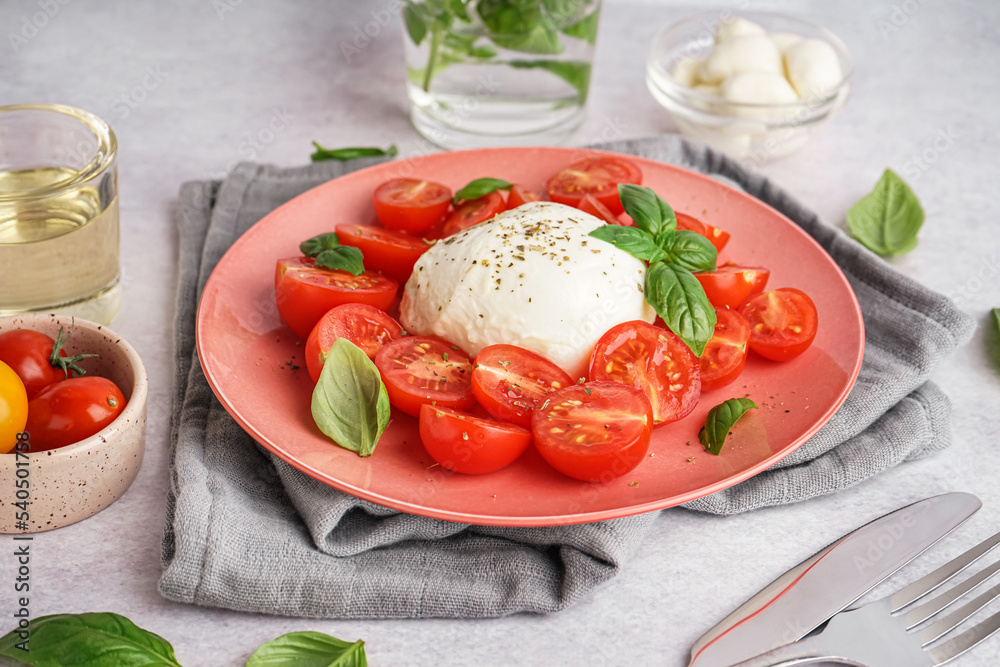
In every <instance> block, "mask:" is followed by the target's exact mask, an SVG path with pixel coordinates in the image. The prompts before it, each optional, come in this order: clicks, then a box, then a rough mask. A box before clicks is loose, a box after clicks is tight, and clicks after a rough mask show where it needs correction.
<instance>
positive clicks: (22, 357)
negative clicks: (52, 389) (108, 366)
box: [0, 329, 83, 400]
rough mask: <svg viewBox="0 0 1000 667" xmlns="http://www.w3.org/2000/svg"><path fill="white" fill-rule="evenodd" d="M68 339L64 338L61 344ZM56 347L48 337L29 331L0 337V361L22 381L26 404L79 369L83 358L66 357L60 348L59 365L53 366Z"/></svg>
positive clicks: (24, 330) (9, 332)
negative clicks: (79, 362)
mask: <svg viewBox="0 0 1000 667" xmlns="http://www.w3.org/2000/svg"><path fill="white" fill-rule="evenodd" d="M60 333H61V332H60ZM68 338H69V336H66V338H65V339H63V342H65V340H66V339H68ZM55 344H56V341H55V340H53V338H52V337H51V336H47V335H45V334H43V333H42V332H41V331H33V330H31V329H14V330H12V331H7V332H5V333H3V334H0V361H3V362H4V363H6V364H7V365H8V366H10V367H11V368H13V369H14V372H15V373H17V376H18V377H19V378H21V382H23V383H24V389H25V391H27V392H28V400H31V399H32V398H34V397H35V395H36V394H38V392H40V391H41V390H42V389H45V387H47V386H49V385H50V384H52V383H53V382H59V381H60V380H65V379H66V378H68V377H72V376H73V374H74V371H75V370H76V369H78V368H79V367H78V366H76V365H75V362H77V361H79V360H80V359H82V358H83V356H75V357H67V356H66V351H65V350H63V349H61V348H62V345H60V350H59V358H60V359H62V362H61V363H60V362H58V361H57V362H56V363H53V357H52V349H53V348H54V347H55ZM64 369H65V370H64Z"/></svg>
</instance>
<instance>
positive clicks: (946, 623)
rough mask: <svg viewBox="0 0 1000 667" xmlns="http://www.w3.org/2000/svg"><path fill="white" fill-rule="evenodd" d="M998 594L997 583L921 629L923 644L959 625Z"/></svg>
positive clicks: (999, 588)
mask: <svg viewBox="0 0 1000 667" xmlns="http://www.w3.org/2000/svg"><path fill="white" fill-rule="evenodd" d="M998 595H1000V584H997V585H996V586H994V587H993V588H991V589H989V590H988V591H986V592H985V593H983V594H982V595H979V596H978V597H976V598H974V599H973V600H972V601H971V602H968V603H966V604H964V605H962V606H961V607H959V608H958V609H956V610H955V611H953V612H951V613H950V614H948V615H947V616H945V617H944V618H942V619H941V620H940V621H937V622H936V623H932V624H931V625H928V626H927V627H926V628H924V629H923V630H921V631H920V643H921V645H924V646H926V645H927V644H930V643H931V642H932V641H934V640H935V639H937V638H938V637H940V636H941V635H943V634H944V633H946V632H948V631H949V630H951V629H952V628H954V627H956V626H958V624H959V623H961V622H962V621H964V620H965V619H967V618H969V617H970V616H972V615H973V614H975V613H976V612H977V611H979V610H980V609H982V608H983V607H985V606H986V605H988V604H989V603H990V602H993V600H994V599H995V598H996V597H997V596H998Z"/></svg>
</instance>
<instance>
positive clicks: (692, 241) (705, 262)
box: [657, 229, 719, 271]
mask: <svg viewBox="0 0 1000 667" xmlns="http://www.w3.org/2000/svg"><path fill="white" fill-rule="evenodd" d="M657 240H659V238H657ZM718 259H719V251H718V250H716V249H715V246H714V245H712V242H711V241H709V240H708V239H706V238H705V237H704V236H702V235H701V234H697V233H695V232H691V231H687V230H684V229H679V230H676V231H675V232H673V239H672V243H671V244H670V250H669V251H668V253H667V258H666V261H667V263H669V264H676V265H677V266H681V267H683V268H685V269H687V270H688V271H714V270H715V263H716V262H717V261H718Z"/></svg>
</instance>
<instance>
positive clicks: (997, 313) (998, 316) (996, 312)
mask: <svg viewBox="0 0 1000 667" xmlns="http://www.w3.org/2000/svg"><path fill="white" fill-rule="evenodd" d="M993 319H994V320H996V323H997V332H1000V308H994V309H993Z"/></svg>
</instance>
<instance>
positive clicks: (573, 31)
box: [563, 9, 601, 45]
mask: <svg viewBox="0 0 1000 667" xmlns="http://www.w3.org/2000/svg"><path fill="white" fill-rule="evenodd" d="M600 17H601V10H600V9H595V10H594V11H593V12H591V14H590V15H589V16H588V17H587V18H585V19H583V20H582V21H579V22H577V23H574V24H573V25H571V26H567V27H565V28H563V34H564V35H569V36H570V37H576V38H577V39H581V40H583V41H585V42H587V43H588V44H590V45H594V44H597V24H598V21H599V20H600Z"/></svg>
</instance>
